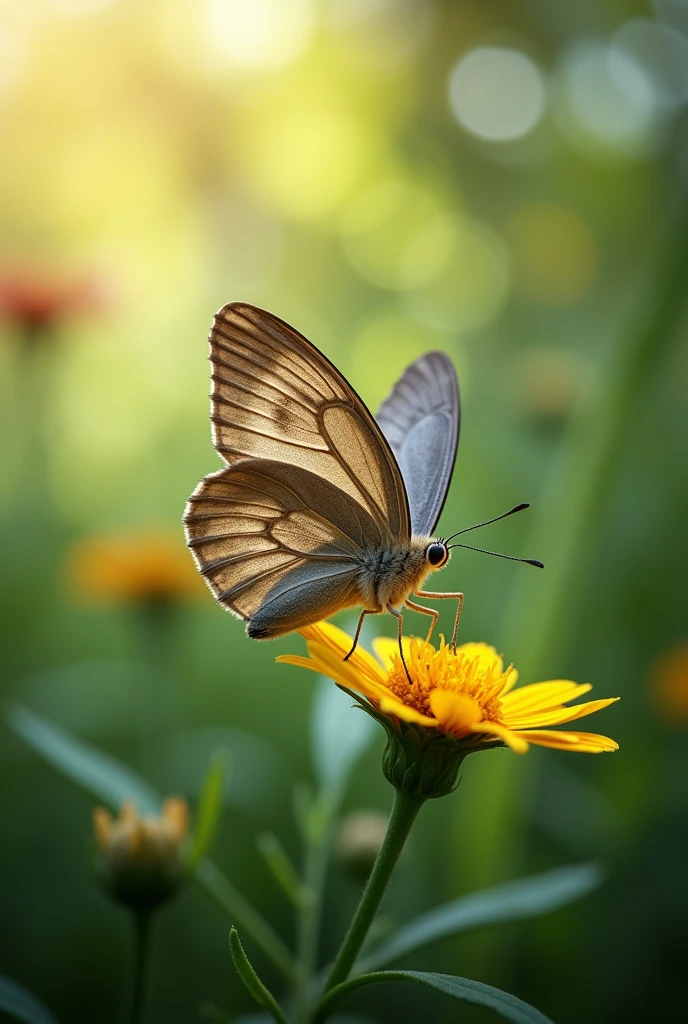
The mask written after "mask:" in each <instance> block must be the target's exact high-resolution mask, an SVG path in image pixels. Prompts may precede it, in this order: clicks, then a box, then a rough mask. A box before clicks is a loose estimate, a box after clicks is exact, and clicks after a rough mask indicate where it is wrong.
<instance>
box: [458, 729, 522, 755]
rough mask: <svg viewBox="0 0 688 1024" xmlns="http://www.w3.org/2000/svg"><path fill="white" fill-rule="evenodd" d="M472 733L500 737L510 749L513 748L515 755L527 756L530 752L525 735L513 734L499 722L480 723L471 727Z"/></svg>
mask: <svg viewBox="0 0 688 1024" xmlns="http://www.w3.org/2000/svg"><path fill="white" fill-rule="evenodd" d="M471 732H475V733H482V734H487V735H488V736H498V737H499V739H500V740H502V741H503V742H504V743H506V745H507V746H508V747H511V749H512V750H513V752H514V753H515V754H526V753H527V752H528V743H527V741H526V740H525V739H524V738H523V733H515V732H512V731H511V729H507V728H506V726H504V725H499V723H498V722H478V723H476V724H475V725H474V726H472V727H471Z"/></svg>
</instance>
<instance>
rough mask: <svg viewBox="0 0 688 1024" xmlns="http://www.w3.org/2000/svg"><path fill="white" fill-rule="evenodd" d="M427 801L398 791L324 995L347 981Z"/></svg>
mask: <svg viewBox="0 0 688 1024" xmlns="http://www.w3.org/2000/svg"><path fill="white" fill-rule="evenodd" d="M424 802H425V800H424V798H423V797H420V796H416V795H415V794H411V793H406V792H404V791H403V790H401V789H395V791H394V803H393V805H392V813H391V814H390V818H389V823H388V825H387V833H386V835H385V839H384V842H383V844H382V847H381V848H380V852H379V853H378V855H377V860H376V861H375V865H374V867H373V870H372V871H371V873H370V878H369V879H368V882H367V884H366V887H365V889H364V890H363V895H362V896H361V900H360V903H359V904H358V907H357V909H356V913H355V914H354V917H353V920H352V922H351V924H350V926H349V931H348V932H347V934H346V937H345V938H344V941H343V943H342V945H341V948H340V950H339V953H338V954H337V958H336V960H335V962H334V966H333V967H332V971H331V972H330V976H329V978H328V979H327V983H326V985H325V992H328V991H329V990H330V989H331V988H334V986H335V985H339V984H341V983H342V982H343V981H346V979H347V978H348V976H349V972H350V971H351V968H352V967H353V965H354V963H355V961H356V957H357V956H358V954H359V952H360V950H361V947H362V946H363V943H364V942H365V939H366V936H367V934H368V931H369V929H370V926H371V924H372V923H373V920H374V918H375V915H376V914H377V911H378V908H379V906H380V904H381V902H382V898H383V896H384V895H385V891H386V889H387V886H388V884H389V880H390V878H391V877H392V872H393V871H394V868H395V866H396V863H397V861H398V860H399V855H400V854H401V851H402V850H403V848H404V844H405V843H406V840H407V838H408V834H409V832H410V831H411V827H412V825H413V823H414V821H415V820H416V816H417V815H418V812H419V811H420V809H421V807H422V806H423V804H424ZM320 1019H322V1018H320Z"/></svg>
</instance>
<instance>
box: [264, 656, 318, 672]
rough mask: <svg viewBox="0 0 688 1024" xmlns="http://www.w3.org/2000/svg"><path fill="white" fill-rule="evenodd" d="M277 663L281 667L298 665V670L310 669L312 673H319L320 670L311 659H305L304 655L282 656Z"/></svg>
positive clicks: (277, 659)
mask: <svg viewBox="0 0 688 1024" xmlns="http://www.w3.org/2000/svg"><path fill="white" fill-rule="evenodd" d="M275 661H276V662H278V664H280V665H296V666H297V668H308V669H310V670H311V672H319V671H320V669H319V668H318V666H317V665H316V664H315V662H313V661H311V659H310V658H304V656H303V655H302V654H280V655H279V656H278V657H277V658H275Z"/></svg>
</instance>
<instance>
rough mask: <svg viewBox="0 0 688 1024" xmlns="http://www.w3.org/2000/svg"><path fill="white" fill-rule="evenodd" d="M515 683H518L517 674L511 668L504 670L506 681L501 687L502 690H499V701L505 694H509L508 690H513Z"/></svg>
mask: <svg viewBox="0 0 688 1024" xmlns="http://www.w3.org/2000/svg"><path fill="white" fill-rule="evenodd" d="M517 682H518V672H517V671H516V669H515V668H513V667H511V668H508V669H507V670H506V679H505V681H504V685H503V686H502V688H501V690H500V692H499V696H500V699H501V698H502V697H503V696H504V695H505V694H507V693H508V692H509V690H513V688H514V686H515V685H516V683H517Z"/></svg>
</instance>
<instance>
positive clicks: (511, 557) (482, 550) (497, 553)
mask: <svg viewBox="0 0 688 1024" xmlns="http://www.w3.org/2000/svg"><path fill="white" fill-rule="evenodd" d="M507 514H508V513H507ZM447 547H449V548H467V549H468V550H469V551H480V553H481V554H483V555H494V556H495V558H508V559H509V561H510V562H526V563H527V564H528V565H536V566H537V567H538V569H544V568H545V567H544V565H543V563H542V562H538V560H537V558H517V557H516V556H515V555H503V554H502V553H501V551H488V550H487V548H474V547H473V545H472V544H448V545H447Z"/></svg>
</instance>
